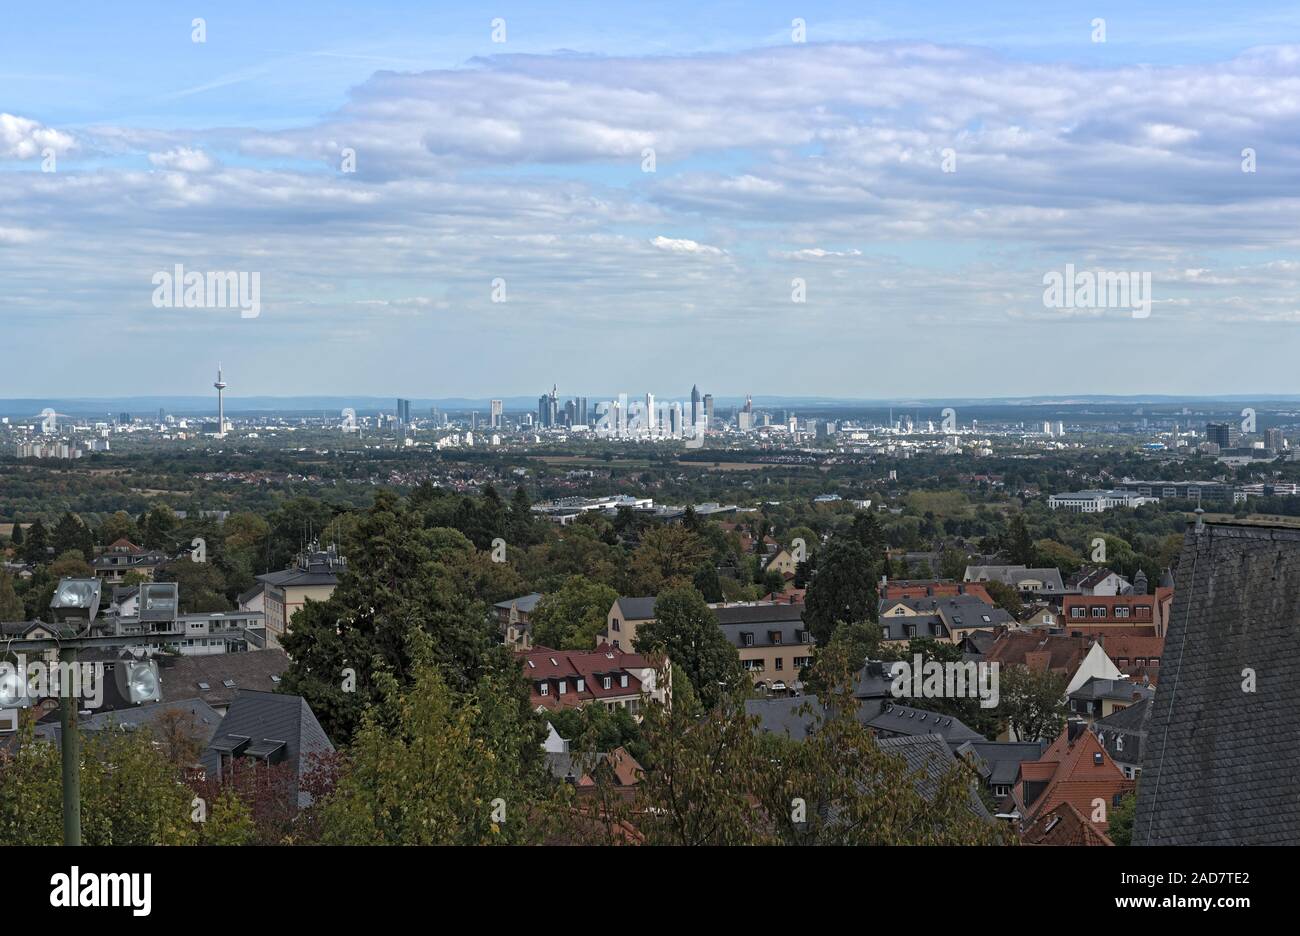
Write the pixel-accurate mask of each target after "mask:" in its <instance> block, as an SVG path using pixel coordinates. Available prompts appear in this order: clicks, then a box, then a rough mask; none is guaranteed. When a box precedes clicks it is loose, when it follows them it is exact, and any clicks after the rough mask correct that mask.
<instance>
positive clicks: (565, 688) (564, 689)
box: [559, 679, 569, 695]
mask: <svg viewBox="0 0 1300 936" xmlns="http://www.w3.org/2000/svg"><path fill="white" fill-rule="evenodd" d="M559 687H560V690H559V691H560V695H568V693H569V682H568V680H567V679H561V680H560V682H559Z"/></svg>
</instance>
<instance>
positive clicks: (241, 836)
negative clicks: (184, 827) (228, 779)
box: [199, 787, 257, 845]
mask: <svg viewBox="0 0 1300 936" xmlns="http://www.w3.org/2000/svg"><path fill="white" fill-rule="evenodd" d="M256 837H257V825H256V823H255V822H254V821H253V811H252V809H250V808H249V806H248V804H247V803H245V802H244V801H243V799H242V798H241V797H240V796H239V794H238V793H237V792H236V791H235V790H234V789H233V788H231V787H226V788H224V789H222V791H221V793H220V794H218V796H217V798H216V799H215V800H213V802H212V807H211V811H210V812H209V814H208V816H207V820H206V821H205V822H203V823H202V825H201V826H200V827H199V840H200V842H201V843H202V844H204V845H251V844H253V842H254V840H255V839H256Z"/></svg>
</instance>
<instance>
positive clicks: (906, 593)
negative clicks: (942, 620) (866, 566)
mask: <svg viewBox="0 0 1300 936" xmlns="http://www.w3.org/2000/svg"><path fill="white" fill-rule="evenodd" d="M957 595H974V596H975V597H976V598H978V599H979V600H980V601H982V602H984V603H985V604H990V605H991V604H993V603H994V601H993V598H992V597H991V596H990V595H989V593H988V590H987V589H985V587H984V586H983V584H981V583H980V582H949V581H946V580H941V579H935V580H933V581H910V580H909V581H898V582H885V585H884V587H883V588H881V589H880V597H881V598H882V599H885V600H887V601H892V600H895V599H898V598H953V597H955V596H957Z"/></svg>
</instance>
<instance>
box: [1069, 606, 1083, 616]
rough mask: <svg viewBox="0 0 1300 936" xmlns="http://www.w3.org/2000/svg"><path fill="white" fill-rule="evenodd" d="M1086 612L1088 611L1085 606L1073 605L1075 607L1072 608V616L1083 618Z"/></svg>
mask: <svg viewBox="0 0 1300 936" xmlns="http://www.w3.org/2000/svg"><path fill="white" fill-rule="evenodd" d="M1086 613H1087V611H1086V610H1085V609H1084V608H1080V607H1073V608H1071V609H1070V617H1072V618H1081V617H1083V616H1084V615H1085V614H1086Z"/></svg>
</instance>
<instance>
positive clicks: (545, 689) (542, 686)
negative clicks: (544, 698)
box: [537, 682, 551, 695]
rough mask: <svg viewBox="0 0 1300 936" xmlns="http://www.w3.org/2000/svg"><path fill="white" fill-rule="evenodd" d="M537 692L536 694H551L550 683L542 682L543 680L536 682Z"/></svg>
mask: <svg viewBox="0 0 1300 936" xmlns="http://www.w3.org/2000/svg"><path fill="white" fill-rule="evenodd" d="M537 694H538V695H550V694H551V686H550V684H549V683H544V682H540V683H538V684H537Z"/></svg>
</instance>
